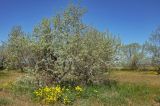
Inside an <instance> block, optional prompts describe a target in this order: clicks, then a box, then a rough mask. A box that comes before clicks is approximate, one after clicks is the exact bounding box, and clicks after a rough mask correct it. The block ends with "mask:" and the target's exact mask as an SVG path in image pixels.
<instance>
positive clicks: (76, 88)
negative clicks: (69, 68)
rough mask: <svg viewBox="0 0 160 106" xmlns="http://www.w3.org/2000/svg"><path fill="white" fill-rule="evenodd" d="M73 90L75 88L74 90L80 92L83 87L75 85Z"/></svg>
mask: <svg viewBox="0 0 160 106" xmlns="http://www.w3.org/2000/svg"><path fill="white" fill-rule="evenodd" d="M75 90H76V91H80V92H82V91H83V89H82V88H81V87H80V86H76V87H75Z"/></svg>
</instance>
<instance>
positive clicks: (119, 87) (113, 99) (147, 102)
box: [0, 71, 160, 106]
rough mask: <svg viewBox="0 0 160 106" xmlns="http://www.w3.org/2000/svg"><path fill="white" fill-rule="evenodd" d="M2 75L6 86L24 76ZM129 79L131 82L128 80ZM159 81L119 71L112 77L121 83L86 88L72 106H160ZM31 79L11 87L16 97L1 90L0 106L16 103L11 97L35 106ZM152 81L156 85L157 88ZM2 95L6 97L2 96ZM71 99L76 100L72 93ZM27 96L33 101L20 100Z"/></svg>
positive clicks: (152, 75) (145, 75)
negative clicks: (16, 77) (31, 95)
mask: <svg viewBox="0 0 160 106" xmlns="http://www.w3.org/2000/svg"><path fill="white" fill-rule="evenodd" d="M0 74H1V75H0V76H3V77H0V82H2V83H1V84H3V85H5V83H8V82H9V81H11V80H12V81H14V80H15V75H17V76H19V75H20V76H22V75H23V74H22V75H21V74H19V73H17V74H13V73H8V72H7V73H0ZM124 76H127V77H124ZM122 77H123V79H122ZM111 78H112V77H111ZM115 78H117V79H115ZM13 79H14V80H13ZM126 79H128V81H127V80H126ZM138 79H141V80H138ZM146 79H148V83H143V80H146ZM157 79H159V76H157V75H154V74H152V73H151V74H150V73H149V74H148V73H147V74H146V73H138V72H135V73H133V72H122V71H119V72H117V73H114V78H113V80H117V82H118V83H115V82H113V83H109V84H101V85H90V86H83V89H84V91H83V93H82V95H81V97H79V98H78V99H76V100H75V101H74V102H73V106H152V105H157V106H158V105H160V86H158V83H157ZM30 80H31V79H29V78H28V77H27V78H24V77H23V80H19V81H18V82H17V81H16V83H15V85H13V86H12V90H13V91H14V93H15V94H17V96H16V97H9V96H10V95H8V94H6V93H5V92H3V91H0V106H1V105H2V106H3V105H10V103H11V102H12V101H13V100H12V98H14V100H15V99H16V101H14V103H15V105H16V106H20V105H19V104H24V103H26V105H29V106H34V105H35V102H34V101H33V98H31V97H30V96H29V95H30V94H32V93H33V90H34V86H33V85H32V84H31V83H30ZM151 82H152V83H154V86H153V84H152V83H151ZM1 92H2V93H3V95H4V96H2V97H1ZM8 92H10V91H8ZM10 93H11V92H10ZM5 95H6V96H5ZM22 95H23V97H22ZM27 96H28V97H27ZM69 96H71V98H74V97H72V94H71V95H69ZM17 97H18V98H17ZM25 97H27V98H30V101H29V100H28V99H24V100H25V101H24V102H23V100H21V98H25ZM10 99H11V100H10ZM31 99H32V100H31ZM36 104H37V103H36ZM57 105H59V106H63V104H59V103H56V104H55V106H57Z"/></svg>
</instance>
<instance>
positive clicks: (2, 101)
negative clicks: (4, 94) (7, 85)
mask: <svg viewBox="0 0 160 106" xmlns="http://www.w3.org/2000/svg"><path fill="white" fill-rule="evenodd" d="M11 103H12V101H11V100H10V99H7V98H0V106H6V105H10V104H11Z"/></svg>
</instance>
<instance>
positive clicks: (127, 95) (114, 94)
mask: <svg viewBox="0 0 160 106" xmlns="http://www.w3.org/2000/svg"><path fill="white" fill-rule="evenodd" d="M95 89H96V90H97V91H98V92H97V93H96V94H95V93H94V92H93V91H94V90H95ZM84 94H85V95H84V97H85V98H86V99H89V98H94V99H96V100H97V101H99V102H100V103H101V104H103V105H106V106H117V105H118V106H119V105H123V106H128V105H134V106H137V105H141V106H148V105H152V104H153V100H154V95H158V94H160V90H159V89H158V88H150V87H147V86H145V85H135V84H118V85H113V86H110V87H109V86H106V85H99V86H90V87H87V88H86V91H85V93H84ZM84 97H83V98H84Z"/></svg>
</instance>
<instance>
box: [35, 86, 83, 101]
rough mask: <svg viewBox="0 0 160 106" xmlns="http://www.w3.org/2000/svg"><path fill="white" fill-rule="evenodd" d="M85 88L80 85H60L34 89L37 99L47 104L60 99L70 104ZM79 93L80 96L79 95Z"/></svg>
mask: <svg viewBox="0 0 160 106" xmlns="http://www.w3.org/2000/svg"><path fill="white" fill-rule="evenodd" d="M82 91H83V89H82V88H81V87H80V86H76V87H74V89H72V88H65V87H63V88H62V87H60V86H59V85H57V86H55V87H48V86H46V87H43V88H39V89H37V90H35V91H34V95H35V97H36V98H37V100H40V101H42V102H43V103H45V104H51V103H52V104H53V103H56V102H58V101H60V102H62V103H64V104H70V103H72V101H74V100H75V99H76V97H79V96H80V93H81V92H82ZM77 95H78V96H77Z"/></svg>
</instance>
